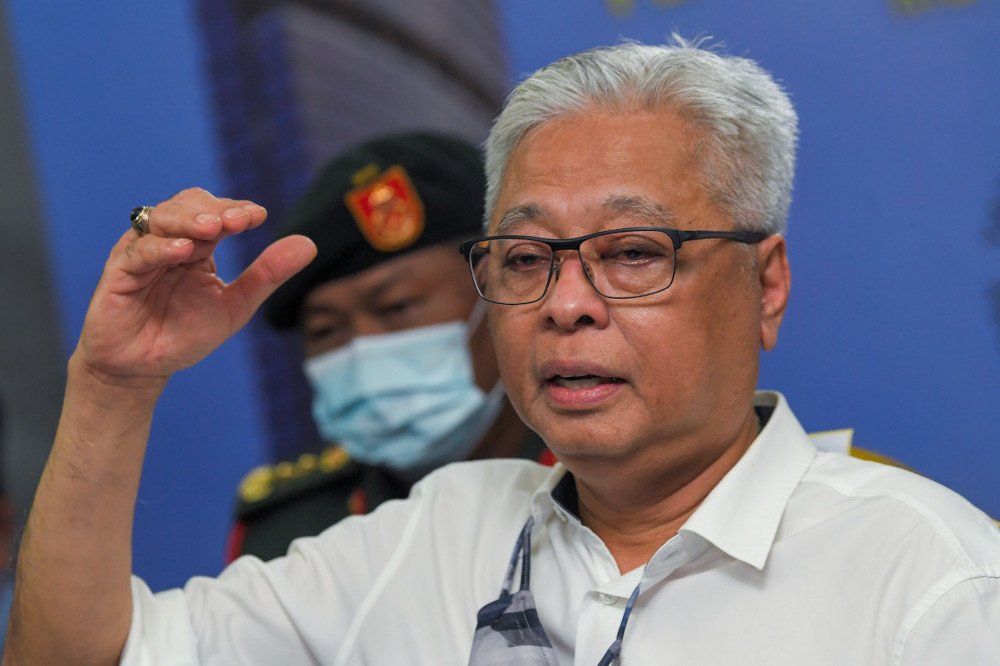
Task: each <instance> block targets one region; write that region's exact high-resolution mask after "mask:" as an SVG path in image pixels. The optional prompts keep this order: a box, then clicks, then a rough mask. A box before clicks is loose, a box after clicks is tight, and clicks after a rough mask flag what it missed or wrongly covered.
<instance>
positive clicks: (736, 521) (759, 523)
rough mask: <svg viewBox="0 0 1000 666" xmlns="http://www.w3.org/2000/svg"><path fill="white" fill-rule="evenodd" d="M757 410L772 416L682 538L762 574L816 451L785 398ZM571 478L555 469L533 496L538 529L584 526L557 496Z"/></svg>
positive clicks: (759, 401)
mask: <svg viewBox="0 0 1000 666" xmlns="http://www.w3.org/2000/svg"><path fill="white" fill-rule="evenodd" d="M754 407H757V408H763V410H764V411H768V410H770V411H771V415H770V418H769V419H768V421H767V423H766V424H765V425H764V428H763V429H762V430H761V431H760V434H759V435H758V436H757V438H756V439H755V440H754V441H753V443H752V444H751V445H750V448H748V449H747V452H746V453H744V454H743V457H742V458H740V460H739V461H738V462H737V463H736V465H734V466H733V468H732V469H731V470H729V472H728V473H727V474H726V475H725V476H724V477H723V478H722V481H720V482H719V484H718V485H717V486H716V487H715V488H714V489H713V490H712V491H711V492H710V493H709V494H708V496H707V497H706V498H705V500H704V501H703V502H702V503H701V505H700V506H699V507H698V509H697V510H695V512H694V513H693V514H692V515H691V517H690V518H689V519H688V520H687V522H686V523H684V525H683V526H682V527H681V529H680V533H681V534H684V533H687V534H685V537H687V538H688V539H689V541H691V539H690V537H691V536H692V535H697V536H698V537H700V539H704V540H706V541H708V542H710V543H712V544H713V545H714V546H715V547H716V548H718V549H719V550H722V551H724V552H725V553H726V554H728V555H729V556H731V557H734V558H736V559H738V560H741V561H743V562H746V563H747V564H749V565H751V566H753V567H755V568H757V569H763V568H764V564H765V562H766V561H767V556H768V554H769V553H770V551H771V546H772V544H773V543H774V535H775V534H776V533H777V530H778V525H779V523H780V522H781V517H782V515H784V512H785V507H786V506H787V504H788V501H789V499H790V498H791V496H792V493H793V492H794V491H795V488H796V487H797V486H798V484H799V481H800V480H801V479H802V477H803V475H804V474H805V473H806V470H807V469H808V468H809V465H810V464H811V463H812V460H813V458H814V457H815V456H816V447H815V446H814V445H813V444H812V442H811V441H810V440H809V436H808V435H807V434H806V432H805V430H803V429H802V426H801V425H799V422H798V419H796V418H795V415H794V414H793V413H792V410H791V408H790V407H789V406H788V403H787V402H786V401H785V398H784V396H782V395H781V394H780V393H777V392H773V391H758V392H757V393H756V395H755V396H754ZM567 473H568V472H567V470H566V468H565V467H563V465H562V464H561V463H556V464H555V465H554V466H553V467H552V470H551V471H550V472H549V474H548V476H546V477H545V479H544V481H543V482H542V483H541V485H540V486H539V488H538V490H536V491H535V493H534V494H533V496H532V498H531V511H532V515H533V516H534V517H535V524H536V525H542V524H544V523H545V521H546V520H547V518H548V517H549V516H551V515H552V514H555V515H556V516H558V517H559V518H560V519H562V520H571V521H574V522H579V519H578V518H577V516H576V515H574V514H573V513H572V512H571V511H570V510H568V509H571V508H573V507H564V506H562V505H561V504H560V503H559V502H558V501H557V499H556V498H555V497H554V496H553V495H554V493H553V490H554V489H555V488H556V487H557V486H558V485H559V483H560V482H561V481H563V479H564V478H565V477H566V475H567ZM700 539H694V540H693V541H692V543H697V542H698V541H700ZM655 559H656V557H655V556H654V558H653V560H655Z"/></svg>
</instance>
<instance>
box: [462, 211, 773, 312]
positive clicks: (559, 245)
mask: <svg viewBox="0 0 1000 666" xmlns="http://www.w3.org/2000/svg"><path fill="white" fill-rule="evenodd" d="M627 231H660V232H663V233H665V234H666V235H667V236H669V237H670V240H671V241H672V242H673V244H674V256H676V255H677V252H678V251H679V250H680V249H681V246H682V245H684V243H686V242H688V241H695V240H706V239H711V238H722V239H725V240H731V241H736V242H737V243H744V244H747V245H752V244H756V243H760V242H761V241H763V240H764V239H766V238H768V237H769V236H770V235H771V234H763V233H758V232H755V231H712V230H706V229H673V228H671V227H623V228H621V229H606V230H604V231H595V232H594V233H592V234H586V235H584V236H576V237H574V238H542V237H540V236H523V235H518V234H501V235H498V236H482V237H480V238H473V239H471V240H467V241H465V242H463V243H462V244H461V245H459V247H458V251H459V253H460V254H461V255H462V256H463V257H465V261H466V263H468V264H469V271H470V272H471V273H472V284H474V285H475V287H476V291H477V292H478V293H479V297H480V298H482V299H483V300H484V301H487V302H489V303H495V304H497V305H531V304H532V303H537V302H538V301H540V300H542V299H543V298H545V294H547V293H549V285H550V284H551V283H552V275H553V274H555V273H557V272H558V270H559V266H560V265H562V262H559V263H558V264H557V263H556V252H564V251H566V250H576V255H577V256H578V257H579V258H580V264H581V265H583V267H584V271H583V272H584V275H586V276H587V281H588V282H589V283H590V286H591V287H593V288H594V291H596V292H597V293H598V294H600V295H601V296H602V297H604V298H610V299H614V300H627V299H631V298H643V297H645V296H652V295H653V294H659V293H660V292H664V291H666V290H667V289H669V288H670V287H671V285H673V283H674V277H675V276H676V274H677V262H676V261H674V265H673V272H672V273H671V275H670V282H668V283H667V286H665V287H663V288H662V289H657V290H656V291H651V292H649V293H648V294H639V295H637V296H608V295H606V294H604V293H603V292H602V291H601V290H600V289H598V288H597V285H596V284H594V279H593V277H591V275H590V270H589V269H588V268H587V264H586V262H584V260H583V254H582V253H581V252H580V246H581V245H582V244H583V243H585V242H586V241H588V240H590V239H591V238H596V237H598V236H608V235H610V234H617V233H622V232H627ZM494 240H530V241H535V242H539V243H542V244H543V245H548V246H549V249H550V250H552V259H551V260H550V262H549V274H548V277H546V279H545V288H544V289H542V293H541V295H540V296H539V297H538V298H536V299H534V300H531V301H524V302H522V303H503V302H500V301H494V300H492V299H490V298H487V297H486V295H485V294H483V292H482V289H480V287H479V282H478V281H477V280H476V270H475V267H474V266H473V265H472V249H473V248H474V247H475V246H476V245H478V244H479V243H482V242H483V241H494Z"/></svg>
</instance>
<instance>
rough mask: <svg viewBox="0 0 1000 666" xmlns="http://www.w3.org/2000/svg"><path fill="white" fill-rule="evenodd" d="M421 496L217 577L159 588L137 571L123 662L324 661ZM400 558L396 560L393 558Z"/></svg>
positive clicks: (190, 665)
mask: <svg viewBox="0 0 1000 666" xmlns="http://www.w3.org/2000/svg"><path fill="white" fill-rule="evenodd" d="M420 513H421V511H420V502H419V501H418V500H414V499H411V500H406V501H395V502H387V503H385V504H383V505H382V506H380V507H379V508H378V509H377V510H376V511H375V512H373V513H372V514H369V515H368V516H358V517H351V518H348V519H345V520H343V521H341V522H339V523H337V524H336V525H334V526H333V527H331V528H329V529H327V530H326V531H325V532H323V533H322V534H320V535H319V536H317V537H307V538H302V539H298V540H296V541H294V542H293V543H292V545H291V547H290V548H289V551H288V554H287V555H285V556H284V557H280V558H277V559H274V560H271V561H269V562H266V563H265V562H262V561H261V560H259V559H257V558H255V557H252V556H244V557H241V558H239V559H237V560H236V561H235V562H233V563H232V564H231V565H229V566H228V567H227V568H226V569H225V570H224V571H223V572H222V574H220V575H219V577H218V578H207V577H196V578H192V579H191V580H190V581H189V582H188V583H187V584H186V585H185V586H184V588H183V589H182V590H179V589H175V590H168V591H165V592H159V593H155V594H154V593H153V592H152V591H151V590H150V589H149V587H148V586H147V585H146V584H145V583H144V582H143V581H142V580H141V579H139V578H133V580H132V600H133V603H132V609H133V610H132V625H131V629H130V631H129V637H128V640H127V642H126V644H125V648H124V650H123V652H122V657H121V660H120V662H119V663H120V664H121V665H122V666H181V665H183V666H222V665H223V664H225V665H230V664H241V665H243V664H245V665H248V666H252V665H256V664H259V665H261V666H264V665H273V664H283V665H288V666H297V665H303V666H305V665H313V664H324V663H327V661H329V660H330V659H331V655H335V654H337V651H338V646H339V645H340V643H341V642H342V641H343V639H344V636H345V634H346V633H347V631H348V629H349V626H350V624H351V620H352V618H353V616H354V614H355V613H356V611H357V608H358V606H359V605H360V604H361V602H362V600H363V599H364V597H365V595H366V594H367V593H368V591H369V590H370V589H371V588H372V586H373V585H374V583H375V581H376V580H378V578H379V575H380V573H381V572H382V571H383V570H384V569H385V567H386V566H388V565H389V563H390V562H391V561H393V559H394V557H393V556H394V554H395V551H396V550H397V549H398V548H399V543H400V542H399V534H400V533H402V532H403V531H404V530H405V529H406V526H407V524H409V522H410V521H413V520H418V516H419V514H420ZM395 559H398V557H397V558H395Z"/></svg>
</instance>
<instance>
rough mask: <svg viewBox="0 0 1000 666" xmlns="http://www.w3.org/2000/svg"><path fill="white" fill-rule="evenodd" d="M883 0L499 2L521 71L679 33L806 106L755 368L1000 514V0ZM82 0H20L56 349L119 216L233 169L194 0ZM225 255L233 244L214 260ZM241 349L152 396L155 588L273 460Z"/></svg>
mask: <svg viewBox="0 0 1000 666" xmlns="http://www.w3.org/2000/svg"><path fill="white" fill-rule="evenodd" d="M890 1H891V0H864V1H862V0H841V1H840V2H837V3H804V2H802V3H790V2H779V1H778V0H758V1H757V2H753V3H748V2H741V1H738V0H688V1H687V2H680V3H675V4H673V5H669V4H667V3H664V2H663V1H661V2H653V1H652V0H635V2H634V3H633V4H632V5H631V6H628V5H626V4H625V3H617V2H614V3H612V2H610V0H609V2H608V3H607V4H605V3H603V2H600V1H599V0H579V1H578V2H573V3H568V2H567V1H566V0H506V1H505V2H501V3H500V6H501V10H502V20H503V27H504V30H505V32H506V38H507V41H508V44H509V47H510V61H511V72H512V79H519V78H520V77H521V74H522V73H525V72H528V71H532V70H534V69H536V68H537V67H539V66H541V65H543V64H545V63H547V62H549V61H551V60H553V59H555V58H557V57H559V56H561V55H564V54H566V53H570V52H572V51H576V50H579V49H583V48H587V47H590V46H594V45H597V44H608V43H614V42H616V41H618V40H619V39H620V38H622V37H624V38H634V39H639V40H642V41H660V40H662V39H663V38H664V37H665V36H666V35H668V34H669V33H670V32H672V31H675V30H676V31H678V32H680V33H681V34H683V35H685V36H695V35H699V34H704V35H712V36H714V37H715V38H716V39H717V40H721V41H724V42H725V45H726V50H727V51H728V52H730V53H737V54H746V55H748V56H750V57H752V58H754V59H757V60H758V61H760V62H761V63H762V64H763V65H764V66H765V67H766V68H768V69H770V70H771V71H772V72H774V74H775V75H776V76H777V77H778V78H779V79H781V80H783V81H784V82H785V84H786V86H787V87H788V89H789V90H790V91H791V93H792V96H793V99H794V101H795V102H796V104H797V107H798V110H799V113H800V116H801V124H802V148H801V155H800V162H799V177H798V185H797V189H796V196H795V202H794V204H793V207H792V219H791V225H790V230H789V245H790V252H791V260H792V267H793V276H794V287H793V301H792V306H791V309H790V311H789V313H788V316H787V319H786V323H785V326H784V327H783V328H782V337H781V340H780V342H779V346H778V349H777V350H775V351H774V352H771V353H770V354H768V355H767V356H766V357H765V359H764V368H763V376H762V379H761V385H762V386H764V387H768V388H777V389H780V390H782V391H783V392H785V394H786V395H787V396H788V398H789V399H790V401H791V403H792V406H793V407H794V408H795V409H796V410H797V411H798V412H799V415H800V417H801V419H802V421H803V423H804V424H805V426H806V427H807V428H808V429H811V430H823V429H830V428H839V427H854V428H855V429H856V431H857V435H856V440H855V441H856V443H857V444H859V445H861V446H866V447H869V448H873V449H876V450H879V451H882V452H884V453H887V454H890V455H892V456H895V457H896V458H898V459H900V460H902V461H904V462H906V463H908V464H909V465H911V466H913V467H915V468H916V469H917V470H919V471H921V472H923V473H925V474H927V475H929V476H931V477H933V478H936V479H938V480H940V481H942V482H944V483H946V484H947V485H950V486H952V487H954V488H956V489H957V490H959V491H960V492H962V493H963V494H965V495H966V496H967V497H969V498H970V499H971V500H972V501H973V502H975V503H976V504H978V505H980V506H981V507H983V508H984V509H986V510H988V511H990V512H991V513H993V514H994V515H996V516H1000V491H998V490H997V489H996V488H997V486H998V484H997V481H996V478H997V476H998V472H1000V447H998V446H997V444H998V442H1000V436H998V433H1000V409H998V403H1000V400H998V398H1000V331H997V329H996V327H995V325H994V324H993V322H992V320H991V310H990V304H989V302H988V300H987V297H986V290H987V287H988V285H989V284H990V283H992V282H994V281H996V280H997V279H1000V250H998V249H996V248H992V247H989V246H988V245H987V244H986V243H985V241H984V240H983V230H984V229H985V228H986V227H987V226H988V225H989V223H990V220H989V216H990V210H991V207H992V206H993V202H994V199H995V197H997V195H998V194H1000V191H998V190H1000V122H997V117H998V115H997V108H998V107H1000V75H998V74H997V71H998V70H997V63H1000V39H998V38H997V35H998V34H1000V2H997V0H979V1H978V2H974V1H973V2H967V3H961V6H958V3H954V2H953V3H948V2H939V3H934V2H933V1H932V0H927V1H926V2H924V3H922V6H924V7H925V10H923V11H919V12H907V11H905V7H907V6H912V5H913V2H912V1H911V2H908V3H906V4H898V3H897V4H890ZM612 4H614V5H615V6H617V7H618V10H617V12H612V11H611V9H610V7H611V5H612ZM951 5H956V6H951ZM92 7H93V6H92V5H90V4H89V3H53V2H43V1H39V0H7V1H6V8H7V12H8V23H9V26H10V29H11V31H12V32H13V35H12V37H13V40H14V43H15V46H16V47H17V50H18V58H19V62H18V66H19V70H20V73H21V79H22V83H23V88H24V90H23V93H24V99H25V103H26V106H27V109H26V115H27V117H28V118H29V122H30V129H31V134H32V136H31V141H32V145H33V147H34V151H35V163H36V165H37V169H38V173H37V177H38V179H39V181H40V184H41V192H42V195H43V199H44V205H45V208H46V211H47V217H46V220H45V221H44V222H45V224H46V225H47V226H48V228H49V232H50V234H51V252H52V261H53V265H54V266H55V267H56V270H57V276H56V284H57V286H58V289H59V298H60V303H61V306H62V311H63V320H64V321H65V322H67V330H66V332H65V353H66V354H68V353H69V351H70V350H71V349H72V347H73V344H74V342H75V338H76V336H77V335H78V333H79V327H80V325H81V323H82V321H83V314H84V312H85V309H86V304H87V300H88V298H89V294H90V292H91V290H92V288H93V285H94V284H95V282H96V280H97V277H98V275H99V273H100V269H101V266H102V264H103V261H104V258H105V257H106V254H107V250H108V248H110V246H111V244H112V243H113V242H114V240H115V239H116V238H117V237H118V235H119V234H120V233H121V232H122V230H124V229H125V228H126V227H125V225H126V224H127V222H126V218H127V212H128V210H129V209H130V208H132V207H133V206H135V205H138V204H141V203H147V202H155V201H158V200H160V199H162V198H164V197H166V196H168V195H169V194H171V193H172V192H174V191H175V190H178V189H181V188H183V187H187V186H190V185H193V184H199V185H202V186H205V187H207V188H208V189H210V190H218V189H219V187H220V183H221V182H222V179H221V177H220V174H219V168H220V167H219V164H218V160H217V151H216V147H215V146H214V145H213V137H212V135H211V120H210V118H211V115H210V114H211V110H210V108H209V104H208V97H207V94H206V90H205V83H204V79H203V72H202V70H201V69H200V67H201V65H200V53H199V45H200V43H201V42H200V39H201V36H200V35H199V34H198V33H197V32H196V26H195V24H194V21H193V18H192V16H191V12H190V9H189V7H188V5H187V3H186V2H160V3H142V4H141V5H140V4H138V3H133V2H128V1H127V0H109V1H108V2H104V3H101V5H100V10H99V11H98V10H95V9H93V8H92ZM568 7H572V10H573V11H572V13H568V12H567V8H568ZM232 263H233V262H232V261H231V259H230V258H229V256H228V255H227V254H223V255H222V256H221V257H220V265H221V266H222V270H223V274H224V275H229V276H232V275H234V274H235V270H236V268H235V267H234V266H232ZM248 358H249V355H248V350H247V345H246V342H245V340H244V339H243V338H242V337H237V338H235V339H234V340H232V341H230V342H229V343H227V344H226V345H225V346H224V347H223V348H222V349H220V350H219V352H218V353H217V354H215V355H214V356H213V357H211V358H210V359H209V360H208V361H206V362H205V363H203V364H202V365H201V366H199V367H198V368H195V369H192V370H190V371H188V372H185V373H182V374H181V375H179V376H177V377H176V378H175V379H174V380H173V382H172V384H171V386H170V388H169V389H168V392H167V394H166V396H165V397H164V399H163V402H162V403H161V405H160V408H159V411H158V415H157V419H156V422H155V424H154V432H153V440H152V443H151V446H150V453H149V457H148V462H147V466H146V473H145V476H144V479H143V485H142V489H141V493H140V504H139V508H138V511H137V518H136V536H135V543H136V551H135V569H136V571H137V572H138V573H139V574H141V575H143V576H144V577H146V578H147V579H148V580H149V581H150V583H151V585H153V587H163V586H166V585H175V584H178V583H180V582H182V581H183V580H184V579H185V578H186V577H188V576H190V575H191V574H195V573H214V572H216V571H217V570H218V568H219V566H220V565H221V562H222V551H223V541H224V537H225V531H226V526H227V525H228V515H229V508H230V502H231V498H232V494H233V490H234V488H235V485H236V483H237V481H238V479H239V477H240V475H241V474H242V472H243V471H245V470H246V469H248V468H249V467H251V466H252V465H254V464H256V463H257V462H259V461H260V460H261V458H262V456H263V442H262V437H261V435H260V432H259V422H258V419H257V415H256V413H257V412H256V409H257V408H256V405H257V404H258V403H259V400H260V397H259V396H257V395H255V393H254V381H253V377H252V376H251V371H250V368H249V362H248Z"/></svg>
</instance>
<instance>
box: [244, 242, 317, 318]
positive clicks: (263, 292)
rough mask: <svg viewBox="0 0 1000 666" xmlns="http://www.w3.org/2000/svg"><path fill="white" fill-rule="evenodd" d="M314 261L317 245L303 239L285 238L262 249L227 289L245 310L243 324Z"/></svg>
mask: <svg viewBox="0 0 1000 666" xmlns="http://www.w3.org/2000/svg"><path fill="white" fill-rule="evenodd" d="M315 257H316V244H315V243H313V242H312V240H310V239H309V238H306V237H305V236H298V235H294V236H285V237H284V238H280V239H278V240H276V241H275V242H273V243H271V244H270V245H268V246H267V247H266V248H264V251H263V252H261V253H260V256H259V257H257V258H256V259H255V260H254V262H253V263H252V264H250V265H249V266H248V267H247V269H246V270H245V271H243V273H242V274H241V275H240V276H239V277H238V278H236V280H235V281H233V283H232V284H230V285H229V288H230V289H231V290H232V292H235V294H236V295H237V298H239V300H240V301H241V303H240V305H241V307H243V308H246V310H245V321H249V319H250V317H251V316H252V315H253V313H254V312H255V311H256V310H257V308H259V307H260V305H261V304H262V303H263V302H264V301H265V300H266V299H267V297H268V296H270V295H271V294H273V293H274V291H275V290H276V289H277V288H278V287H280V286H281V285H282V284H284V282H285V281H286V280H288V278H290V277H292V276H293V275H295V274H296V273H298V272H299V271H301V270H302V269H303V268H305V267H306V265H307V264H308V263H309V262H310V261H312V260H313V259H314V258H315Z"/></svg>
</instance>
